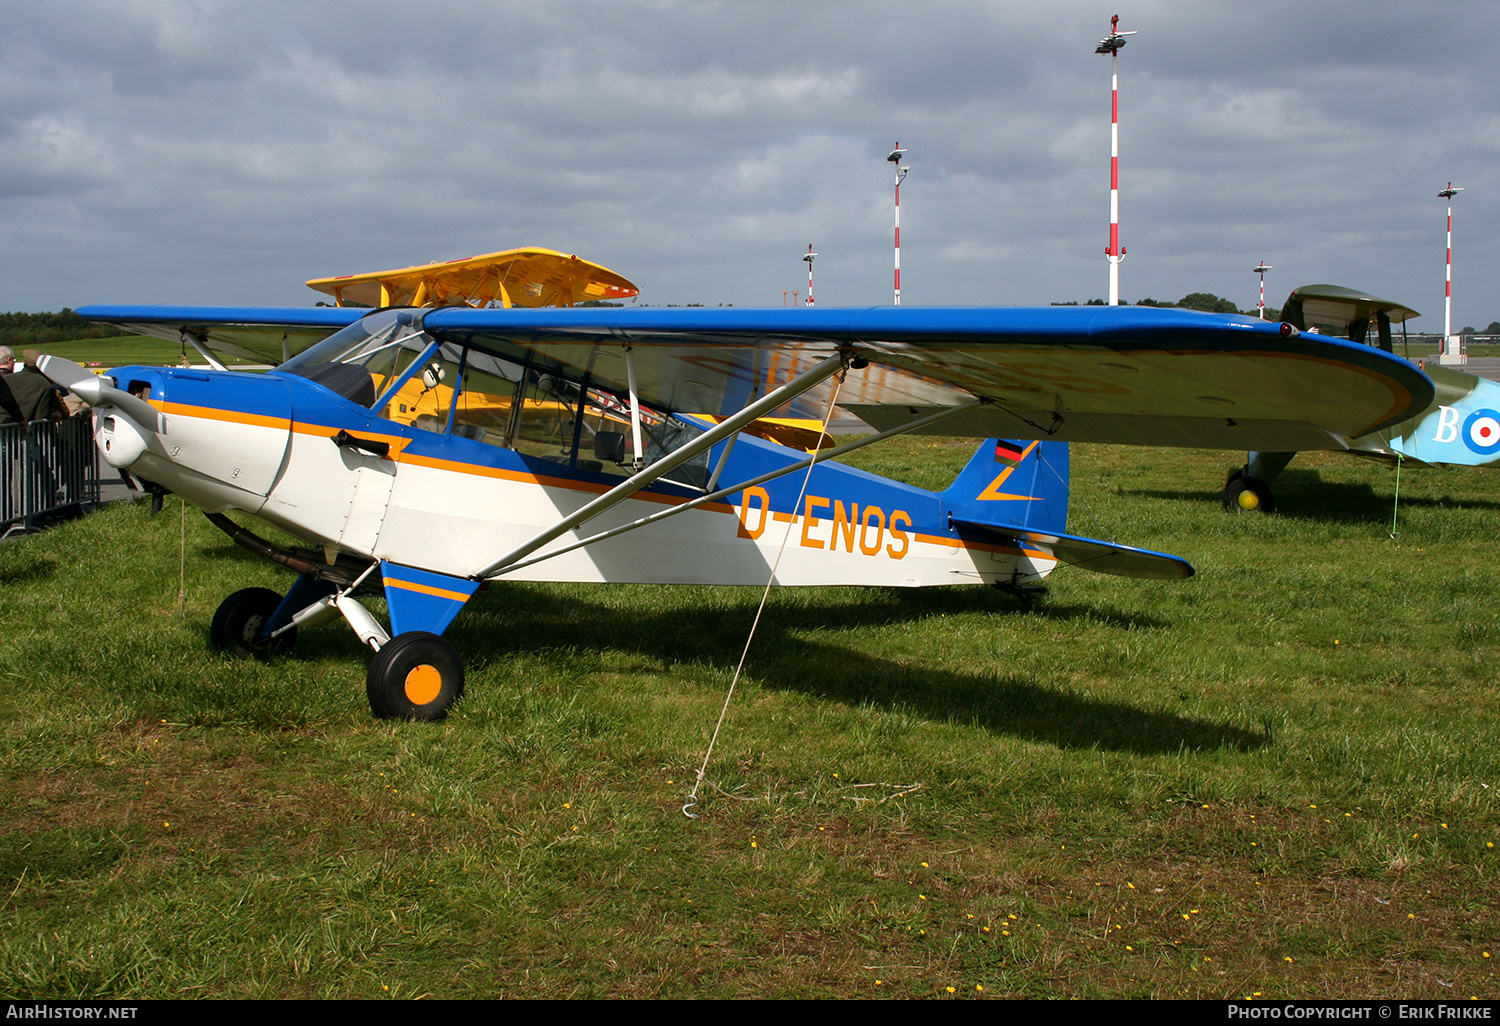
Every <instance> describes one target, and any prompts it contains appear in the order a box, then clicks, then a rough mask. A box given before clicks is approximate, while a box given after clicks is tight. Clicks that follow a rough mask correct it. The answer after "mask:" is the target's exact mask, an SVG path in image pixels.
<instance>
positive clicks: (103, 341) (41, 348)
mask: <svg viewBox="0 0 1500 1026" xmlns="http://www.w3.org/2000/svg"><path fill="white" fill-rule="evenodd" d="M26 348H28V349H35V350H36V351H37V352H39V353H43V354H46V355H49V356H60V357H62V358H63V359H64V360H72V361H73V362H75V363H84V364H87V363H89V362H96V363H100V364H103V365H104V366H105V367H124V366H127V365H129V364H138V365H140V366H146V367H150V366H176V365H177V364H178V363H180V362H181V361H182V357H183V355H184V354H186V356H187V358H188V359H189V360H190V361H192V362H193V363H194V364H198V365H202V364H203V363H204V360H203V357H201V356H199V355H198V353H197V351H196V350H194V349H193V348H192V347H191V346H184V345H183V344H182V343H180V342H169V341H167V340H166V339H161V338H152V337H150V336H148V335H121V336H119V337H117V338H88V339H79V340H77V341H73V342H48V343H46V344H44V345H38V346H27V347H26ZM16 358H17V359H20V358H21V355H20V350H19V349H18V350H17V353H16ZM224 360H225V363H226V365H228V366H234V365H237V364H245V363H249V362H250V361H248V360H241V359H238V358H237V357H232V356H231V357H225V358H224Z"/></svg>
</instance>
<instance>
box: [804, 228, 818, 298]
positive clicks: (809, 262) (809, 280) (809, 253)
mask: <svg viewBox="0 0 1500 1026" xmlns="http://www.w3.org/2000/svg"><path fill="white" fill-rule="evenodd" d="M817 255H818V254H816V253H814V252H813V248H812V243H811V242H809V243H808V244H807V256H805V257H803V258H802V259H803V260H806V261H807V305H808V306H812V305H813V297H812V262H813V257H815V256H817Z"/></svg>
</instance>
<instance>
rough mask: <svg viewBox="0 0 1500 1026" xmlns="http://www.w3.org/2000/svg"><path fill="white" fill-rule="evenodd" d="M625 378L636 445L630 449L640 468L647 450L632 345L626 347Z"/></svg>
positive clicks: (632, 433) (632, 434)
mask: <svg viewBox="0 0 1500 1026" xmlns="http://www.w3.org/2000/svg"><path fill="white" fill-rule="evenodd" d="M625 378H626V384H627V385H628V386H629V388H630V442H631V445H633V446H634V448H632V449H631V450H630V451H631V453H633V454H634V456H635V463H634V469H636V470H640V469H641V461H642V460H644V459H645V458H646V451H645V450H644V449H642V448H641V400H640V398H639V397H638V396H637V395H636V390H635V361H634V360H632V359H631V358H630V346H626V347H625Z"/></svg>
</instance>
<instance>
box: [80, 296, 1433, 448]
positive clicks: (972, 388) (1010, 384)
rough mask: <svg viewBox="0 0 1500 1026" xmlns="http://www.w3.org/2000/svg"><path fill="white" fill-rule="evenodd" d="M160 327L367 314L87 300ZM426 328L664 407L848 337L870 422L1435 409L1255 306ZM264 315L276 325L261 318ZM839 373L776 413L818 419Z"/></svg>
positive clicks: (1407, 369) (1297, 444) (1336, 345)
mask: <svg viewBox="0 0 1500 1026" xmlns="http://www.w3.org/2000/svg"><path fill="white" fill-rule="evenodd" d="M78 312H79V313H80V314H82V315H83V316H85V317H88V318H91V319H94V320H106V321H113V322H116V323H120V324H125V325H128V326H130V327H132V328H133V329H135V330H146V326H150V328H151V329H153V330H152V331H151V333H153V334H161V333H162V332H164V331H165V332H169V333H170V332H173V331H175V329H176V327H177V326H179V325H180V326H184V327H186V326H192V328H193V330H196V331H198V332H200V333H202V334H204V335H206V336H208V337H210V338H212V339H216V340H220V341H223V340H229V339H232V338H233V337H235V333H236V332H239V333H244V334H247V335H256V336H257V337H259V338H261V339H268V338H271V337H276V338H279V337H280V336H278V335H276V329H277V328H282V329H284V330H290V329H292V328H297V329H299V330H301V331H302V332H304V333H305V334H307V335H309V336H310V335H311V334H312V333H314V332H317V331H325V332H331V331H332V330H334V329H335V328H336V327H340V326H342V325H343V324H347V323H350V322H351V321H352V320H354V319H356V318H357V316H358V315H360V314H362V313H364V312H365V311H359V310H350V309H347V308H338V309H318V310H274V309H270V310H254V309H221V310H214V309H206V308H180V307H179V308H172V307H103V306H97V307H85V308H82V309H80V310H79V311H78ZM423 327H424V329H425V330H426V331H427V333H428V334H430V335H432V336H434V337H437V338H441V339H443V340H445V341H452V342H456V343H465V344H469V345H473V346H477V347H479V348H482V349H485V350H488V351H490V352H493V353H496V354H499V355H502V356H506V357H510V358H512V359H515V360H517V361H518V362H522V363H525V364H529V365H530V366H532V367H537V368H539V369H546V368H548V367H553V368H555V369H558V370H563V371H566V372H568V373H569V375H570V376H572V377H581V376H583V375H585V374H586V375H587V376H588V379H589V380H590V381H591V382H593V383H597V384H598V385H600V386H602V387H606V388H610V389H613V390H616V391H619V392H624V391H625V390H626V389H627V387H628V384H629V381H630V380H631V377H632V375H633V377H634V380H635V382H636V387H637V392H638V393H639V395H640V397H641V398H642V399H643V400H645V401H646V402H648V403H650V404H652V405H654V406H657V407H659V408H664V409H671V410H679V411H685V412H693V413H711V414H719V415H728V414H730V413H733V412H735V411H737V410H740V409H743V408H744V407H745V406H746V405H747V404H748V403H750V402H752V401H754V400H755V399H757V398H759V397H760V396H763V395H765V394H766V393H767V392H769V391H770V390H771V389H772V388H774V387H776V386H777V385H780V384H782V383H784V382H786V381H787V380H789V379H790V378H791V377H793V376H794V375H796V374H797V373H799V372H800V371H802V370H805V369H807V368H808V367H810V366H812V365H813V364H815V363H816V362H818V361H819V360H822V359H824V358H826V357H827V356H829V355H831V354H833V353H835V352H838V351H844V352H847V353H850V354H851V355H854V356H858V357H862V358H863V359H865V360H868V361H869V365H868V366H866V367H862V368H859V369H854V368H851V369H850V371H849V373H848V374H847V376H846V377H845V379H844V380H843V382H842V383H839V384H838V385H837V387H838V389H839V392H838V398H837V402H838V405H839V406H840V407H841V408H843V409H844V410H846V411H848V412H850V413H852V414H854V415H856V416H858V417H860V418H861V419H863V420H865V421H866V422H868V423H869V424H871V425H873V426H875V427H876V428H879V429H882V430H883V429H887V428H893V427H898V426H900V425H902V424H904V423H909V422H911V421H913V420H917V419H919V418H922V417H926V416H929V415H930V414H932V413H934V412H937V411H940V410H943V409H947V408H951V407H956V406H959V405H962V404H965V403H971V402H972V400H974V399H975V398H978V399H980V400H982V402H981V403H980V404H978V405H975V406H973V407H972V408H971V409H968V410H966V411H964V412H961V413H958V414H957V415H955V416H952V417H949V418H947V419H944V420H942V421H940V422H937V423H935V424H934V425H933V426H932V427H931V428H930V429H929V430H930V431H931V432H932V433H939V434H947V435H957V434H966V435H972V436H980V437H985V436H991V437H1006V438H1046V439H1054V440H1058V441H1086V442H1118V443H1127V444H1136V445H1164V446H1195V447H1198V446H1201V447H1207V448H1228V449H1261V450H1300V449H1329V448H1344V447H1345V440H1346V439H1348V438H1352V437H1355V436H1358V435H1363V434H1367V433H1369V432H1371V431H1375V430H1379V429H1380V428H1382V427H1384V426H1386V425H1390V424H1394V423H1397V422H1399V421H1401V420H1403V419H1405V418H1407V417H1410V416H1412V415H1413V414H1415V413H1417V412H1419V411H1421V410H1422V409H1424V408H1425V407H1426V406H1427V405H1428V404H1429V403H1430V402H1431V401H1432V397H1433V386H1432V383H1431V381H1430V380H1429V379H1428V378H1427V377H1426V375H1425V374H1423V373H1422V372H1421V371H1420V370H1419V369H1418V368H1417V367H1415V366H1414V365H1413V364H1411V363H1409V362H1407V361H1405V360H1402V359H1400V358H1399V357H1395V356H1392V355H1390V354H1387V353H1384V352H1381V351H1379V350H1377V349H1373V348H1371V347H1368V346H1363V345H1358V344H1355V343H1351V342H1349V341H1347V340H1342V339H1336V338H1330V337H1326V336H1321V335H1314V334H1308V333H1302V332H1298V331H1297V330H1296V329H1293V328H1291V327H1290V326H1284V325H1280V324H1277V323H1274V322H1265V321H1260V320H1258V319H1256V318H1251V317H1244V316H1236V315H1227V316H1226V315H1219V314H1204V313H1198V312H1196V311H1190V310H1174V309H1159V308H1150V307H1113V308H1109V307H1104V308H1099V307H1046V308H981V307H975V308H923V307H907V308H895V307H875V308H870V309H829V308H811V309H809V308H794V309H783V308H771V309H734V308H716V309H701V308H661V307H647V308H564V309H551V308H549V309H524V310H522V309H471V308H466V307H449V308H442V309H435V310H428V311H424V312H423ZM268 329H270V330H268ZM835 387H836V386H835V383H834V382H832V381H830V382H828V383H825V384H823V385H821V386H819V387H818V388H817V389H814V390H813V391H811V392H808V393H806V394H804V395H803V396H802V397H801V398H800V399H798V400H797V401H796V402H795V403H793V404H791V406H790V407H789V408H786V409H784V410H782V411H778V413H779V415H784V416H792V417H809V418H821V417H822V416H823V415H824V414H825V412H826V410H827V402H828V399H829V397H830V393H831V392H832V390H833V389H834V388H835Z"/></svg>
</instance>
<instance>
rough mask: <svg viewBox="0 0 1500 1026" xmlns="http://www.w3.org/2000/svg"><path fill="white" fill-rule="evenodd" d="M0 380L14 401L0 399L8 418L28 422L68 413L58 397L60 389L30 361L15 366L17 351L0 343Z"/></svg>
mask: <svg viewBox="0 0 1500 1026" xmlns="http://www.w3.org/2000/svg"><path fill="white" fill-rule="evenodd" d="M0 384H4V385H5V386H6V391H7V392H8V393H9V396H10V399H11V403H9V404H7V403H6V402H5V401H4V400H3V399H0V411H3V412H4V413H5V415H6V418H7V420H5V421H0V423H9V422H11V421H14V422H16V423H20V424H27V423H30V422H31V421H33V420H54V421H56V420H62V419H63V418H64V417H65V416H67V411H66V410H65V409H63V404H62V402H61V401H60V400H59V399H58V398H57V389H55V388H53V387H52V382H50V381H48V380H47V379H46V377H45V376H43V374H42V372H41V371H39V370H37V369H36V368H35V367H32V366H30V365H28V366H27V367H26V368H25V369H24V370H20V371H18V370H16V354H15V351H14V350H13V349H11V347H10V346H0Z"/></svg>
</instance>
